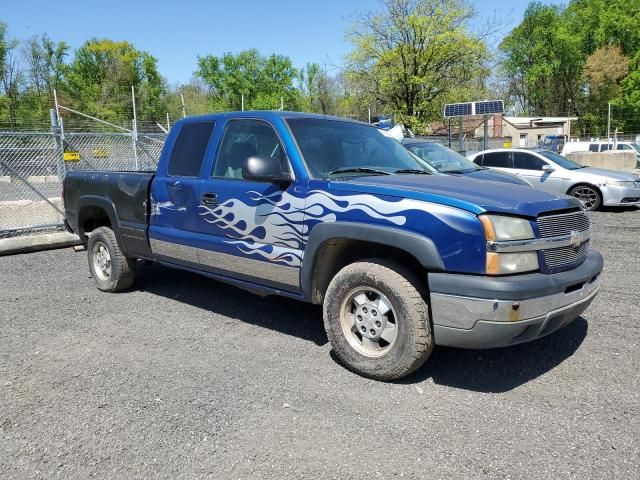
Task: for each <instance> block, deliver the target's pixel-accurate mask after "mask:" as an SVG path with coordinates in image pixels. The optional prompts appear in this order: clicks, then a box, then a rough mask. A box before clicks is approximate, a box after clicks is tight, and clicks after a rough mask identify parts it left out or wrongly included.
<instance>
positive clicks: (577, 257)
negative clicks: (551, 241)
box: [542, 240, 589, 268]
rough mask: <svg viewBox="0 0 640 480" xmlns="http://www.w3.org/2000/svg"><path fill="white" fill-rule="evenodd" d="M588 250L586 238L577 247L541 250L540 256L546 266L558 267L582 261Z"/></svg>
mask: <svg viewBox="0 0 640 480" xmlns="http://www.w3.org/2000/svg"><path fill="white" fill-rule="evenodd" d="M588 251H589V241H588V240H587V241H586V242H584V243H583V244H582V245H580V246H579V247H577V248H574V247H571V246H569V247H560V248H554V249H552V250H543V251H542V258H543V261H544V264H545V265H546V266H547V268H558V267H563V266H565V265H570V264H575V263H578V262H582V261H584V259H585V258H586V256H587V252H588Z"/></svg>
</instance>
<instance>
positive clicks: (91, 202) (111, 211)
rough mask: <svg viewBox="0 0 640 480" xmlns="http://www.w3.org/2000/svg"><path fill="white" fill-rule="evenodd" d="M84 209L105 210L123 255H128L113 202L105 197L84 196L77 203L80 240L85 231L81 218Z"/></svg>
mask: <svg viewBox="0 0 640 480" xmlns="http://www.w3.org/2000/svg"><path fill="white" fill-rule="evenodd" d="M83 207H98V208H101V209H102V210H104V211H105V212H106V214H107V216H108V217H109V222H110V223H111V227H112V228H113V233H114V234H115V236H116V240H117V241H118V246H119V247H120V249H121V250H122V252H123V253H125V254H126V253H127V251H126V248H125V242H123V241H122V232H121V230H120V221H119V219H118V216H117V215H116V207H115V205H114V204H113V202H112V201H111V200H110V199H108V198H105V197H99V196H96V195H83V196H81V197H80V198H79V199H78V201H77V203H76V212H78V213H77V214H76V215H77V218H76V229H77V232H76V233H77V234H78V236H79V237H80V238H84V236H85V231H84V228H83V227H82V220H83V219H82V218H81V217H80V215H81V212H82V209H83Z"/></svg>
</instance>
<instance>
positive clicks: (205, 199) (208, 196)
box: [200, 192, 218, 205]
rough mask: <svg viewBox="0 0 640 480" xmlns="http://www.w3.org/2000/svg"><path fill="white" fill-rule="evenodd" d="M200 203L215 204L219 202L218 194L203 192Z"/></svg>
mask: <svg viewBox="0 0 640 480" xmlns="http://www.w3.org/2000/svg"><path fill="white" fill-rule="evenodd" d="M200 203H202V204H203V205H215V204H217V203H218V195H216V194H215V193H212V192H207V193H203V194H202V196H201V197H200Z"/></svg>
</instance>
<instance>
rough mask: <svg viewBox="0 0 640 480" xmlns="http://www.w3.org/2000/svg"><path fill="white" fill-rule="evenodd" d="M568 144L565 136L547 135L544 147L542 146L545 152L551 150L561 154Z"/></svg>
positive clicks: (543, 142)
mask: <svg viewBox="0 0 640 480" xmlns="http://www.w3.org/2000/svg"><path fill="white" fill-rule="evenodd" d="M565 142H566V137H565V136H564V135H547V136H545V137H544V139H543V140H542V145H540V146H541V147H542V148H544V149H545V150H551V151H552V152H558V153H559V152H560V151H562V148H563V147H564V145H565Z"/></svg>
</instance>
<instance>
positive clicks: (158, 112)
mask: <svg viewBox="0 0 640 480" xmlns="http://www.w3.org/2000/svg"><path fill="white" fill-rule="evenodd" d="M65 83H66V85H65V91H66V94H67V96H68V101H70V102H73V105H74V106H75V107H76V108H78V109H80V110H82V111H84V112H85V113H89V114H92V115H96V116H98V117H100V118H103V119H107V120H112V121H117V120H119V119H122V118H132V113H133V112H132V104H131V86H133V87H135V88H136V90H137V91H138V93H140V94H141V96H140V98H139V101H138V103H137V107H138V108H139V109H140V110H139V111H140V112H141V116H140V118H141V119H143V120H150V121H159V120H160V121H164V112H165V111H166V109H165V108H164V105H163V104H162V102H161V98H162V96H163V95H164V93H165V90H166V86H165V84H164V80H163V79H162V77H161V76H160V74H159V72H158V70H157V61H156V59H155V58H154V57H153V56H151V55H150V54H149V53H147V52H143V51H139V50H136V49H135V48H134V46H133V45H132V44H130V43H129V42H116V41H113V40H107V39H102V40H98V39H93V40H89V41H87V42H85V43H84V44H83V45H82V46H81V47H80V48H79V49H78V50H76V52H75V55H74V58H73V61H72V62H71V63H70V64H69V66H68V68H66V72H65Z"/></svg>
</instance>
